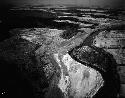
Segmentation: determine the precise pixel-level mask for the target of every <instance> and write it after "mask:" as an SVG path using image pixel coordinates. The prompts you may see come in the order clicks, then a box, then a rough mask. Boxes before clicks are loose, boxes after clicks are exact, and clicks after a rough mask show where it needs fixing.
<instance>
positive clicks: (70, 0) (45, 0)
mask: <svg viewBox="0 0 125 98" xmlns="http://www.w3.org/2000/svg"><path fill="white" fill-rule="evenodd" d="M25 5H31V6H34V5H53V6H56V5H74V6H81V7H102V8H105V7H108V8H125V0H0V6H1V7H7V6H19V7H20V6H25Z"/></svg>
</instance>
